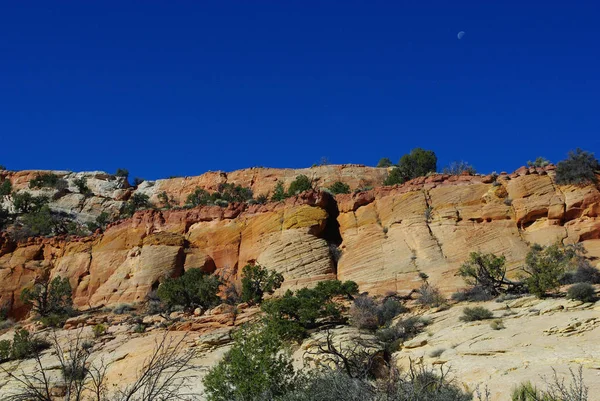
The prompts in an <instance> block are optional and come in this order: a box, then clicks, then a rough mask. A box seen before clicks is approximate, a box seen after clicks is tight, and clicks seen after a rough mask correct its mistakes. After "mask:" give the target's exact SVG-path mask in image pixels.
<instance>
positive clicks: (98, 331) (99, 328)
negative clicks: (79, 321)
mask: <svg viewBox="0 0 600 401" xmlns="http://www.w3.org/2000/svg"><path fill="white" fill-rule="evenodd" d="M92 332H93V333H94V337H96V338H98V337H102V336H103V335H104V334H105V333H106V326H105V325H103V324H102V323H98V324H97V325H95V326H94V327H92Z"/></svg>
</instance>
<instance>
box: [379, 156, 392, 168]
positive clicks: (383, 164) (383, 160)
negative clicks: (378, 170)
mask: <svg viewBox="0 0 600 401" xmlns="http://www.w3.org/2000/svg"><path fill="white" fill-rule="evenodd" d="M393 165H394V163H392V161H391V160H390V159H389V157H382V158H381V159H379V162H378V163H377V167H392V166H393Z"/></svg>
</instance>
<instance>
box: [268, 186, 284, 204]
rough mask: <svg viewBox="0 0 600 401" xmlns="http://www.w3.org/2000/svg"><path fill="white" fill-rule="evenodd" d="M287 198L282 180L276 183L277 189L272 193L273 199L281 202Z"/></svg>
mask: <svg viewBox="0 0 600 401" xmlns="http://www.w3.org/2000/svg"><path fill="white" fill-rule="evenodd" d="M285 198H286V193H285V188H284V187H283V183H282V182H281V181H279V182H277V184H276V185H275V189H274V190H273V195H271V200H272V201H274V202H280V201H282V200H284V199H285Z"/></svg>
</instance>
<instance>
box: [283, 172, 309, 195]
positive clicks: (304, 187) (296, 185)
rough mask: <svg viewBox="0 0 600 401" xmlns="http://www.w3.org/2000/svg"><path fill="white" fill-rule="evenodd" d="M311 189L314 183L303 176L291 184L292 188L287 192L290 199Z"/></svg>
mask: <svg viewBox="0 0 600 401" xmlns="http://www.w3.org/2000/svg"><path fill="white" fill-rule="evenodd" d="M309 189H312V182H311V181H310V178H308V177H307V176H305V175H304V174H301V175H299V176H297V177H296V179H295V180H294V181H292V182H291V183H290V186H289V188H288V190H287V196H288V197H289V196H294V195H298V194H300V193H302V192H304V191H308V190H309Z"/></svg>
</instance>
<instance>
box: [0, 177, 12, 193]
mask: <svg viewBox="0 0 600 401" xmlns="http://www.w3.org/2000/svg"><path fill="white" fill-rule="evenodd" d="M11 192H12V184H11V183H10V181H9V180H6V179H5V180H4V181H2V183H0V196H8V195H10V193H11Z"/></svg>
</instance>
